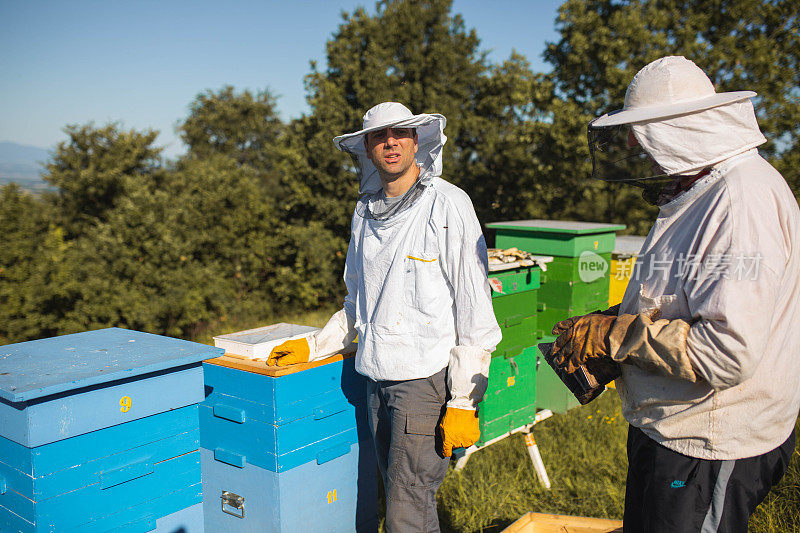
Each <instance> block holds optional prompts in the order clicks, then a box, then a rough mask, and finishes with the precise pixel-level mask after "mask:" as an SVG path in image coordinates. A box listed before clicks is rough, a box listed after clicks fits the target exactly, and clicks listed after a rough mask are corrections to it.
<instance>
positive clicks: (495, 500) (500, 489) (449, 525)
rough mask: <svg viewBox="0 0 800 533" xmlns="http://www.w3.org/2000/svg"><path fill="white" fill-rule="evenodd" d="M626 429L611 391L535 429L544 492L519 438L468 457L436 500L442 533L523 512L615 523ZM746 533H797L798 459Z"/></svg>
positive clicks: (479, 527) (497, 526)
mask: <svg viewBox="0 0 800 533" xmlns="http://www.w3.org/2000/svg"><path fill="white" fill-rule="evenodd" d="M627 427H628V426H627V422H625V420H624V419H623V418H622V416H621V414H620V400H619V396H618V395H617V393H616V392H615V391H613V390H609V391H608V392H607V393H606V394H603V395H602V396H601V397H600V398H598V399H597V400H595V401H594V402H592V403H591V404H589V405H585V406H582V407H577V408H575V409H572V410H570V411H569V412H568V413H566V414H564V415H553V416H552V417H551V418H549V419H547V420H545V421H543V422H541V423H539V424H537V425H536V426H535V429H534V435H535V437H536V443H537V444H538V445H539V451H540V452H541V454H542V459H543V460H544V463H545V466H546V467H547V472H548V475H549V477H550V481H551V484H552V487H551V490H546V489H544V488H543V487H542V486H541V485H539V483H538V480H537V478H536V474H535V473H534V471H533V466H532V465H531V463H530V459H529V458H528V455H527V451H526V448H525V445H524V443H523V440H522V436H521V435H512V436H511V437H509V438H507V439H504V440H503V441H500V442H498V443H496V444H494V445H492V446H489V447H488V448H486V449H484V450H481V451H479V452H477V453H475V454H473V455H472V456H471V457H470V459H469V462H468V463H467V466H466V467H465V468H464V469H463V470H462V471H461V472H456V471H455V470H454V469H453V467H452V465H451V469H450V471H449V472H448V473H447V477H445V480H444V482H443V483H442V487H441V488H440V489H439V493H438V494H437V501H438V505H439V518H440V522H441V525H442V531H444V532H479V531H480V532H496V531H501V530H502V529H504V528H505V527H506V526H508V525H509V524H511V523H512V522H513V521H514V520H516V519H517V518H519V517H520V516H522V515H523V514H525V513H526V512H528V511H537V512H545V513H558V514H569V515H580V516H593V517H597V518H616V519H621V518H622V512H623V508H624V502H625V474H626V469H627V456H626V452H625V443H626V437H627ZM796 429H797V431H798V432H800V420H798V425H797V428H796ZM748 531H751V532H759V533H760V532H781V533H783V532H792V531H795V532H800V453H798V451H795V452H794V454H793V456H792V460H791V463H790V465H789V470H788V471H787V473H786V475H785V476H784V478H783V479H782V480H781V482H780V483H779V484H778V485H777V486H776V487H774V488H773V490H772V491H771V492H770V494H769V496H768V497H767V498H766V499H765V500H764V502H763V503H762V504H761V505H760V506H759V508H758V509H757V510H756V512H755V514H754V515H753V517H752V519H751V520H750V524H749V527H748Z"/></svg>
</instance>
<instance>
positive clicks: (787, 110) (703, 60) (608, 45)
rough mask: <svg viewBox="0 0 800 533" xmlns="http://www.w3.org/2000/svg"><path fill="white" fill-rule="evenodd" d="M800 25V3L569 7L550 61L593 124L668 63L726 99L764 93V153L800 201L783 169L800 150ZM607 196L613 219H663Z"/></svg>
mask: <svg viewBox="0 0 800 533" xmlns="http://www.w3.org/2000/svg"><path fill="white" fill-rule="evenodd" d="M799 15H800V10H798V7H797V2H796V1H794V0H767V1H764V0H716V1H714V2H707V1H699V0H652V1H639V0H591V1H584V0H567V1H566V2H564V4H563V5H562V6H561V8H560V9H559V17H558V19H557V21H556V28H557V29H558V31H559V32H560V35H561V38H560V40H559V41H558V42H557V43H552V44H550V45H549V46H548V48H547V50H546V52H545V57H546V60H547V61H548V62H549V63H550V64H552V65H553V72H552V76H551V78H552V80H553V81H554V83H555V84H556V87H557V92H558V94H559V95H560V96H561V97H563V98H564V100H566V101H569V102H573V103H574V104H575V105H576V106H578V108H579V109H580V110H581V111H583V113H584V114H586V115H587V116H597V115H599V114H602V113H604V112H607V111H610V110H612V109H618V108H620V107H622V104H623V102H624V97H625V90H626V88H627V85H628V83H629V82H630V80H631V79H632V78H633V76H634V74H636V72H637V71H638V70H639V69H640V68H642V67H643V66H644V65H646V64H647V63H649V62H651V61H654V60H655V59H658V58H659V57H663V56H665V55H683V56H685V57H687V58H688V59H691V60H692V61H694V62H695V63H697V65H698V66H699V67H700V68H702V69H703V70H704V71H705V72H706V73H707V74H708V75H709V77H710V78H711V81H712V82H713V83H714V85H715V87H716V89H717V90H718V91H733V90H754V91H756V92H758V93H759V96H758V97H757V98H756V99H755V100H754V103H755V107H756V113H757V115H758V120H759V124H760V126H761V129H762V131H763V132H764V134H765V135H766V137H767V139H769V142H768V144H766V145H764V146H762V147H760V150H761V151H762V153H764V154H765V155H767V156H770V157H771V158H772V160H773V162H774V163H775V164H776V166H778V167H779V168H780V170H782V171H783V173H784V177H785V178H786V179H787V181H788V182H789V183H790V185H792V186H793V188H794V190H795V194H796V195H797V194H800V170H798V167H797V166H796V165H788V164H783V163H782V161H783V159H784V158H787V159H791V160H796V159H797V157H798V156H797V153H798V150H800V148H798V143H800V31H798V26H799V25H800V18H799ZM579 133H581V132H579V131H578V130H577V129H574V130H572V131H570V132H569V133H568V134H569V135H570V136H571V137H575V138H578V137H579ZM576 153H577V152H576ZM581 159H582V160H583V159H584V158H583V157H581ZM572 163H573V161H569V164H572ZM604 193H605V194H603V198H602V205H603V210H604V211H605V213H606V215H607V217H608V218H612V219H617V220H620V221H624V222H626V223H628V224H629V225H632V226H634V227H636V228H642V227H647V220H649V219H651V218H652V215H653V212H652V210H648V209H645V210H641V209H638V208H636V207H637V205H640V200H639V199H638V198H636V196H637V195H636V193H635V191H631V190H630V189H627V188H620V187H619V186H606V190H605V191H604ZM631 208H634V209H633V210H630V209H631Z"/></svg>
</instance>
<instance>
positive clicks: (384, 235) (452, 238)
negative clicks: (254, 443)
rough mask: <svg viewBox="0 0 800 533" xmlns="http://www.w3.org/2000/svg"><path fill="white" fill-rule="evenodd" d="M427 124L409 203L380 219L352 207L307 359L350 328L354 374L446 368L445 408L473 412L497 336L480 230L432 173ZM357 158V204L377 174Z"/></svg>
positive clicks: (436, 163)
mask: <svg viewBox="0 0 800 533" xmlns="http://www.w3.org/2000/svg"><path fill="white" fill-rule="evenodd" d="M434 127H435V128H436V131H435V135H430V134H429V133H430V132H426V133H427V134H426V135H422V134H420V143H419V150H418V152H417V155H416V160H417V163H418V164H419V165H420V169H421V172H420V177H419V180H420V182H421V185H424V191H423V192H422V194H421V195H419V196H418V197H417V198H416V199H415V200H414V202H413V204H411V205H410V206H408V207H406V208H404V209H403V210H401V211H399V212H397V213H396V214H394V215H392V216H390V217H389V218H388V219H386V220H376V219H374V218H371V217H369V216H364V215H363V212H364V207H365V206H363V205H359V206H357V208H356V211H355V213H354V214H353V218H352V222H351V235H350V244H349V246H348V250H347V259H346V262H345V274H344V279H345V285H346V287H347V297H346V299H345V303H344V308H343V309H342V311H340V312H338V313H337V314H336V315H334V316H333V317H332V318H331V320H330V321H329V322H328V324H327V325H326V326H325V327H324V328H323V329H322V330H321V331H320V332H319V333H318V334H317V335H316V337H315V339H314V340H313V342H312V347H311V348H312V359H314V358H321V357H324V356H326V355H328V354H330V353H333V352H335V351H337V350H340V349H342V348H343V347H344V346H346V345H347V344H348V343H350V342H351V341H352V340H353V338H354V337H355V335H356V334H358V344H357V352H356V370H357V371H358V372H359V373H361V374H363V375H365V376H367V377H369V378H371V379H374V380H407V379H417V378H426V377H429V376H431V375H433V374H435V373H436V372H438V371H440V370H441V369H443V368H444V367H448V376H447V381H448V388H449V392H450V400H449V401H448V403H447V405H448V407H455V408H461V409H475V408H476V407H477V404H478V402H479V401H480V400H481V399H482V397H483V394H484V393H485V391H486V385H487V380H488V375H489V363H490V360H491V359H490V358H491V352H492V351H493V350H494V348H495V347H496V345H497V344H498V343H499V342H500V339H501V334H500V328H499V327H498V325H497V321H496V319H495V316H494V312H493V310H492V302H491V295H490V288H489V283H488V279H487V272H488V259H487V254H486V243H485V241H484V238H483V234H482V233H481V227H480V224H479V223H478V219H477V217H476V215H475V210H474V208H473V206H472V202H471V200H470V199H469V197H468V196H467V194H466V193H464V191H462V190H461V189H459V188H458V187H456V186H455V185H452V184H451V183H448V182H447V181H445V180H443V179H442V178H441V177H439V175H440V174H441V150H442V146H443V145H444V142H445V141H446V137H445V136H444V134H443V133H442V131H441V130H442V127H443V122H442V124H441V125H439V124H434ZM418 131H419V129H418ZM431 139H433V140H431ZM423 140H424V141H425V142H423ZM359 142H360V140H357V141H356V142H354V143H353V144H352V146H353V149H354V151H355V150H357V149H358V147H359V146H358V143H359ZM356 155H357V156H358V158H359V160H360V161H359V162H360V164H361V170H362V173H363V174H362V175H363V179H362V185H361V190H362V192H363V193H368V194H367V195H366V196H364V197H362V198H361V199H360V200H359V202H366V201H369V200H368V198H369V197H370V196H369V193H374V192H376V191H378V190H379V189H378V188H379V187H380V181H378V180H377V176H376V174H375V172H374V167H373V166H372V163H371V162H369V160H368V159H366V156H365V154H363V153H357V152H356Z"/></svg>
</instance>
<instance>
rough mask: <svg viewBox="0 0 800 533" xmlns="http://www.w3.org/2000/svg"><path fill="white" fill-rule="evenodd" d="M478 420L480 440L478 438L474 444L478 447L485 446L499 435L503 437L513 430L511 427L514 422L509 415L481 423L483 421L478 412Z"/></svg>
mask: <svg viewBox="0 0 800 533" xmlns="http://www.w3.org/2000/svg"><path fill="white" fill-rule="evenodd" d="M478 419H479V427H480V431H481V436H480V438H478V441H477V442H476V443H475V444H477V445H478V446H481V445H483V444H486V443H487V442H489V441H490V440H492V439H494V438H497V437H499V436H500V435H503V434H505V433H508V432H509V431H511V430H512V429H514V427H513V424H514V421H513V418H512V416H511V414H510V413H509V414H508V415H506V416H504V417H502V418H496V419H494V420H487V421H483V419H482V418H481V416H480V412H479V413H478Z"/></svg>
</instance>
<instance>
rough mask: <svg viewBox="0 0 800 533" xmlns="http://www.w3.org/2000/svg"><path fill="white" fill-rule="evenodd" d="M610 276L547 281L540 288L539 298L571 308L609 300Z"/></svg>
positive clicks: (555, 305)
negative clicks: (584, 280) (585, 281)
mask: <svg viewBox="0 0 800 533" xmlns="http://www.w3.org/2000/svg"><path fill="white" fill-rule="evenodd" d="M608 282H609V278H608V277H603V278H600V279H597V280H594V281H592V282H591V283H584V282H583V281H580V280H578V281H549V280H548V281H547V283H543V284H542V286H541V288H540V289H539V299H541V300H542V301H543V302H546V303H547V305H548V306H552V307H558V308H562V309H563V308H569V307H573V306H585V305H587V304H589V303H595V302H608V287H609V285H608Z"/></svg>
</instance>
